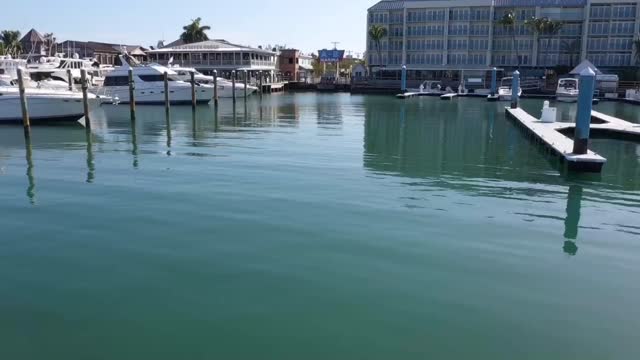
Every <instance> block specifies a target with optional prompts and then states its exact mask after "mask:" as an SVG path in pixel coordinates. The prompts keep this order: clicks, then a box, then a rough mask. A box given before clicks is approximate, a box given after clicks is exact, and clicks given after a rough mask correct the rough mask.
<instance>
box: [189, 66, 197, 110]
mask: <svg viewBox="0 0 640 360" xmlns="http://www.w3.org/2000/svg"><path fill="white" fill-rule="evenodd" d="M190 74H191V108H192V109H193V110H195V109H196V73H195V71H191V72H190Z"/></svg>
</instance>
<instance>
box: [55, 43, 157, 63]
mask: <svg viewBox="0 0 640 360" xmlns="http://www.w3.org/2000/svg"><path fill="white" fill-rule="evenodd" d="M56 47H57V49H56V52H57V53H60V54H63V55H64V56H67V57H73V55H74V54H78V56H79V57H81V58H85V59H87V58H91V59H95V60H96V61H97V62H99V63H100V64H103V65H121V64H120V63H119V60H118V56H119V55H120V54H122V53H123V52H125V51H126V52H127V53H128V54H129V55H131V56H132V57H133V58H135V59H136V60H138V61H146V60H147V55H146V53H145V51H147V49H145V48H143V47H142V46H139V45H119V44H109V43H101V42H95V41H75V40H66V41H63V42H61V43H59V44H57V45H56Z"/></svg>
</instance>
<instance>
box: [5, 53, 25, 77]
mask: <svg viewBox="0 0 640 360" xmlns="http://www.w3.org/2000/svg"><path fill="white" fill-rule="evenodd" d="M26 66H27V60H23V59H14V58H12V57H11V55H7V56H0V75H2V76H3V77H4V78H5V79H10V80H15V79H17V78H18V68H23V69H24V68H25V67H26Z"/></svg>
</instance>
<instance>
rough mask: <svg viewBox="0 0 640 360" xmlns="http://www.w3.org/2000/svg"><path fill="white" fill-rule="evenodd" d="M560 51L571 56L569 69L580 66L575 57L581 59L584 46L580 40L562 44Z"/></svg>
mask: <svg viewBox="0 0 640 360" xmlns="http://www.w3.org/2000/svg"><path fill="white" fill-rule="evenodd" d="M560 49H561V50H562V51H563V52H566V53H567V54H569V64H567V65H569V67H574V66H576V65H578V64H577V61H574V59H575V58H574V56H577V58H578V60H579V59H580V52H581V51H582V44H581V43H580V40H573V41H563V42H562V43H561V44H560ZM561 65H562V64H561Z"/></svg>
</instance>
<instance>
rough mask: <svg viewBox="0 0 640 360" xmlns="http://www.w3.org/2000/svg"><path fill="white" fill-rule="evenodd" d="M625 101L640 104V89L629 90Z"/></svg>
mask: <svg viewBox="0 0 640 360" xmlns="http://www.w3.org/2000/svg"><path fill="white" fill-rule="evenodd" d="M625 100H628V101H631V102H640V88H635V89H629V90H627V92H626V94H625Z"/></svg>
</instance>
